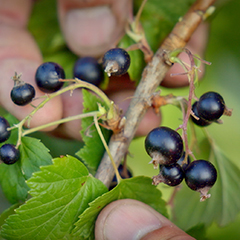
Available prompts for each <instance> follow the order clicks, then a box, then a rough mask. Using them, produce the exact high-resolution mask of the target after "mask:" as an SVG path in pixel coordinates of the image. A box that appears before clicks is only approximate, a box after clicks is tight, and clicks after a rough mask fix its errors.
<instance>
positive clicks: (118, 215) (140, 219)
mask: <svg viewBox="0 0 240 240" xmlns="http://www.w3.org/2000/svg"><path fill="white" fill-rule="evenodd" d="M95 239H96V240H108V239H109V240H110V239H114V240H121V239H123V240H130V239H134V240H137V239H141V240H166V239H167V240H194V238H193V237H191V236H189V235H188V234H186V233H185V232H184V231H182V230H181V229H179V228H178V227H177V226H176V225H174V224H173V223H172V222H171V221H169V220H168V219H167V218H165V217H164V216H162V215H161V214H160V213H158V212H157V211H155V210H154V209H153V208H151V207H150V206H148V205H146V204H145V203H142V202H139V201H137V200H133V199H122V200H118V201H115V202H112V203H110V204H109V205H107V206H106V207H105V208H104V209H103V210H102V211H101V212H100V214H99V216H98V218H97V221H96V225H95Z"/></svg>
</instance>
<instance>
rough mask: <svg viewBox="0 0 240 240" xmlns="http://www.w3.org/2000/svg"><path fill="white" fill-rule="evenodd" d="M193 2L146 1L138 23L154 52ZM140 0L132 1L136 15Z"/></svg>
mask: <svg viewBox="0 0 240 240" xmlns="http://www.w3.org/2000/svg"><path fill="white" fill-rule="evenodd" d="M194 1H195V0H172V1H159V0H151V1H147V2H146V4H145V6H144V9H143V12H142V14H141V17H140V21H141V23H142V26H143V28H144V32H145V35H146V38H147V41H148V43H149V45H150V47H151V48H152V50H153V51H154V52H155V51H156V50H157V49H158V48H159V46H160V44H161V42H162V41H163V39H164V38H165V37H166V36H167V35H168V34H169V33H170V31H171V30H172V29H173V27H174V25H175V24H176V23H177V22H178V21H179V19H180V18H181V17H182V16H183V15H184V14H185V13H186V11H187V10H188V9H189V7H190V6H191V5H192V3H193V2H194ZM141 4H142V0H135V1H134V12H135V13H136V12H137V10H138V9H139V7H140V5H141Z"/></svg>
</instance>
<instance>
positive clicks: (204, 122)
mask: <svg viewBox="0 0 240 240" xmlns="http://www.w3.org/2000/svg"><path fill="white" fill-rule="evenodd" d="M197 104H198V102H195V103H194V104H193V105H192V111H193V113H194V115H195V116H196V117H198V118H199V119H196V118H195V117H194V116H192V115H191V119H192V121H193V122H194V123H195V124H196V125H198V126H200V127H206V126H208V125H210V124H211V123H212V122H209V121H207V120H205V119H203V118H202V117H200V116H199V113H198V110H197Z"/></svg>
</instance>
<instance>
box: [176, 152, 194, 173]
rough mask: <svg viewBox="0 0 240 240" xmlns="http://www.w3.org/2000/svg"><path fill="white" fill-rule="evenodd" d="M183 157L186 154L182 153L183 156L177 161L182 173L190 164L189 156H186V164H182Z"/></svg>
mask: <svg viewBox="0 0 240 240" xmlns="http://www.w3.org/2000/svg"><path fill="white" fill-rule="evenodd" d="M185 155H186V153H185V152H183V155H182V156H181V157H180V158H179V159H178V161H177V163H178V164H179V165H180V166H181V167H182V169H183V171H185V169H186V168H187V166H188V165H189V164H190V162H191V161H190V157H189V155H188V156H187V162H186V163H183V161H184V159H185Z"/></svg>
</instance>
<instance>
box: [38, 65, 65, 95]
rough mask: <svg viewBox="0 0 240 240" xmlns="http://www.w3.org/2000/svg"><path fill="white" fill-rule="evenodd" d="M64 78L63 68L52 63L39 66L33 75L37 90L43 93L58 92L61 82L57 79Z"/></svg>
mask: <svg viewBox="0 0 240 240" xmlns="http://www.w3.org/2000/svg"><path fill="white" fill-rule="evenodd" d="M60 78H61V79H64V78H65V73H64V70H63V68H62V67H61V66H60V65H59V64H57V63H54V62H45V63H43V64H41V65H40V66H39V67H38V69H37V71H36V74H35V80H36V83H37V86H38V87H39V89H40V90H41V91H43V92H45V93H53V92H56V91H58V90H59V89H60V88H61V87H62V86H63V82H60V81H59V79H60Z"/></svg>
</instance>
